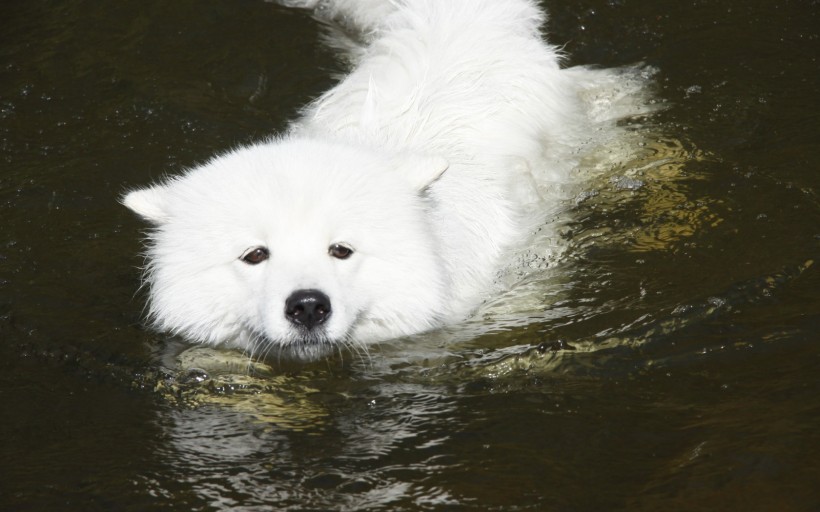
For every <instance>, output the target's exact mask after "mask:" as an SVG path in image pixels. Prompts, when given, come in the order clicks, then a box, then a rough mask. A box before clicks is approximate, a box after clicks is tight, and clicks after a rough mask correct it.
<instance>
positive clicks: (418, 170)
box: [399, 155, 450, 192]
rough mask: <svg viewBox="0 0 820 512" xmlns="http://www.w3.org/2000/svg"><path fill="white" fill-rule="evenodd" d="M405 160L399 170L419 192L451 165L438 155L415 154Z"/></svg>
mask: <svg viewBox="0 0 820 512" xmlns="http://www.w3.org/2000/svg"><path fill="white" fill-rule="evenodd" d="M403 160H404V161H403V162H402V163H401V165H400V166H399V172H400V173H401V174H402V175H403V176H404V178H405V179H406V180H408V181H409V182H410V184H411V185H412V186H413V188H415V189H416V190H417V191H419V192H424V191H425V190H426V189H427V187H429V186H430V185H432V184H433V183H435V182H436V180H438V179H439V178H441V176H442V175H443V174H444V173H445V172H446V171H447V168H448V167H450V162H448V161H447V159H446V158H444V157H442V156H438V155H413V156H410V157H404V158H403Z"/></svg>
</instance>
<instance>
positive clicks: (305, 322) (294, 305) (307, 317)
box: [285, 290, 331, 329]
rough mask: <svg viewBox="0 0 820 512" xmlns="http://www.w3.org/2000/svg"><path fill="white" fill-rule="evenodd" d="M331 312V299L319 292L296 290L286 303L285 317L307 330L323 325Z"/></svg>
mask: <svg viewBox="0 0 820 512" xmlns="http://www.w3.org/2000/svg"><path fill="white" fill-rule="evenodd" d="M330 312H331V310H330V297H328V296H327V295H325V294H324V293H322V292H320V291H319V290H296V291H295V292H293V293H292V294H291V295H290V297H288V298H287V300H286V301H285V317H286V318H287V319H288V321H289V322H290V323H292V324H293V325H297V326H300V327H304V328H305V329H312V328H314V327H315V326H317V325H320V324H322V323H323V322H324V321H325V320H327V319H328V317H330Z"/></svg>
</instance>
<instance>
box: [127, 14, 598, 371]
mask: <svg viewBox="0 0 820 512" xmlns="http://www.w3.org/2000/svg"><path fill="white" fill-rule="evenodd" d="M288 3H289V4H294V3H296V4H300V5H303V6H305V7H314V8H317V9H318V11H317V13H318V14H317V15H319V16H323V17H325V18H326V19H327V20H329V21H336V22H343V23H345V24H346V25H347V26H351V25H352V26H355V27H356V28H357V29H359V30H360V36H359V37H360V38H361V42H360V44H358V45H357V46H355V47H353V48H351V54H350V58H351V59H353V60H354V61H355V66H354V67H353V69H352V71H351V72H350V74H349V75H347V76H346V77H345V78H344V79H343V80H342V81H341V82H340V83H339V84H338V85H337V86H335V87H334V88H333V89H331V90H330V91H328V92H327V93H326V94H324V95H323V96H322V97H320V98H319V99H318V100H316V101H315V102H314V103H313V104H311V105H310V106H309V107H308V108H307V109H306V110H305V112H304V115H303V116H302V118H301V119H299V120H298V121H296V122H295V123H294V125H293V126H292V129H291V132H290V133H289V134H288V135H286V136H284V137H280V138H276V139H273V140H270V141H267V142H264V143H260V144H256V145H253V146H249V147H245V148H242V149H239V150H236V151H233V152H230V153H228V154H225V155H222V156H219V157H216V158H214V159H213V160H211V161H210V162H208V163H207V164H205V165H203V166H200V167H198V168H195V169H193V170H191V171H189V172H187V173H185V174H184V175H182V176H179V177H176V178H172V179H170V180H168V181H166V182H165V183H163V184H160V185H155V186H152V187H149V188H146V189H143V190H137V191H133V192H130V193H128V194H127V195H126V196H125V198H124V200H123V202H124V204H125V205H126V206H127V207H129V208H131V209H132V210H134V211H135V212H137V213H138V214H140V215H142V216H143V217H145V218H146V219H147V220H148V221H150V222H151V223H152V224H153V225H154V229H153V230H152V231H151V234H150V241H149V247H148V261H149V268H148V272H147V274H146V276H147V277H146V279H147V282H148V284H149V285H150V293H151V297H150V312H151V317H152V319H153V320H154V322H155V323H156V325H157V327H158V328H160V329H163V330H169V331H171V332H174V333H177V334H180V335H183V336H185V337H188V338H190V339H193V340H195V341H198V342H202V343H208V344H213V345H218V344H223V343H224V344H229V345H234V346H238V347H241V348H243V349H246V350H248V351H249V352H253V353H257V354H259V353H262V352H267V351H269V350H275V351H284V352H287V353H291V354H293V355H295V356H297V357H305V358H311V357H316V356H318V355H320V354H322V353H324V352H326V349H328V348H330V347H334V346H338V345H339V344H347V343H351V342H353V343H356V344H357V345H356V346H360V347H362V346H365V345H364V344H366V343H368V342H372V341H376V340H381V339H387V338H393V337H397V336H402V335H407V334H412V333H416V332H420V331H424V330H428V329H431V328H434V327H436V326H439V325H442V324H444V323H446V322H452V321H457V320H459V319H462V318H464V317H465V316H466V315H467V314H468V313H469V312H470V310H471V309H473V308H474V307H475V306H476V305H477V304H478V303H479V302H480V301H481V299H482V297H483V294H485V293H486V291H487V289H488V286H489V284H490V283H491V280H492V277H493V275H494V272H495V270H496V269H497V267H498V265H499V259H500V257H501V255H502V253H503V251H504V250H505V249H506V248H508V247H510V246H511V245H512V244H514V243H515V242H516V241H519V240H521V238H522V236H523V235H524V234H525V232H526V230H527V227H528V226H527V225H526V223H524V222H523V217H522V214H523V210H525V209H526V207H527V206H528V204H529V203H527V201H529V199H528V196H527V194H526V193H521V192H520V189H521V188H522V187H521V183H526V182H527V180H531V177H530V173H531V172H536V171H537V172H538V173H541V174H545V172H546V175H547V176H548V171H549V170H546V171H545V170H544V169H543V167H544V162H545V161H546V159H545V155H546V154H547V153H548V152H549V151H550V149H551V148H552V147H553V146H557V145H562V144H567V143H570V141H572V140H574V139H575V137H577V134H578V133H579V132H581V131H583V130H584V129H588V127H589V124H590V123H589V120H588V119H587V112H586V110H585V107H584V105H583V104H582V102H581V101H580V99H579V95H581V94H582V92H583V91H582V89H583V88H585V87H587V86H588V84H585V85H582V84H581V82H584V81H589V80H590V77H592V76H594V75H593V74H583V73H580V72H579V71H578V70H573V71H572V72H568V71H564V70H561V69H560V67H559V57H558V54H557V52H556V50H555V49H554V48H553V47H550V46H548V45H547V44H545V43H544V42H543V41H542V38H541V35H540V27H541V25H542V23H543V21H544V14H543V12H541V11H540V10H539V9H538V8H537V7H536V5H535V3H534V2H532V1H529V0H335V1H333V0H330V1H325V2H318V6H317V5H316V4H317V2H316V0H305V1H304V2H298V1H292V0H291V1H289V2H288ZM549 178H550V179H553V180H556V181H560V180H561V179H562V178H563V177H562V176H560V175H559V176H549ZM342 242H343V243H345V244H348V245H350V246H351V247H352V248H353V249H354V253H353V255H352V256H351V257H350V258H348V259H345V260H339V259H335V258H333V257H331V256H329V254H328V247H329V246H330V245H331V244H334V243H342ZM256 246H264V247H267V248H268V249H269V250H270V258H269V259H268V260H267V261H264V262H262V263H260V264H258V265H248V264H247V263H245V262H243V261H241V259H240V257H241V256H242V255H243V254H244V252H245V251H246V250H247V249H248V248H251V247H256ZM306 288H309V289H319V290H321V291H322V292H324V293H325V294H326V295H327V296H328V297H329V298H330V300H331V304H332V314H331V315H330V317H329V318H328V321H327V322H325V323H324V324H322V325H321V326H319V327H318V328H317V329H316V331H317V332H318V334H317V333H313V334H311V335H310V336H308V335H306V334H305V332H304V331H303V330H300V329H297V328H295V327H294V326H292V325H290V324H289V322H288V321H287V319H286V318H285V315H284V307H285V306H284V303H285V300H286V298H287V297H288V296H289V295H290V294H291V293H292V292H293V291H295V290H299V289H306Z"/></svg>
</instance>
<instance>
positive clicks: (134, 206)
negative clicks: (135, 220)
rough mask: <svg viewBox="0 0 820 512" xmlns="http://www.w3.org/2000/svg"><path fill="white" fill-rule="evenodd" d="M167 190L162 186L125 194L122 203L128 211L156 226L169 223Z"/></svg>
mask: <svg viewBox="0 0 820 512" xmlns="http://www.w3.org/2000/svg"><path fill="white" fill-rule="evenodd" d="M167 195H168V194H167V188H166V187H165V186H162V185H153V186H151V187H146V188H142V189H138V190H132V191H131V192H128V193H127V194H125V195H124V196H123V197H122V198H121V199H120V202H121V203H122V204H123V205H125V206H126V207H127V208H128V209H130V210H131V211H133V212H134V213H136V214H137V215H139V216H140V217H142V218H144V219H145V220H147V221H148V222H150V223H151V224H154V225H157V226H159V225H161V224H164V223H166V222H168V219H169V218H170V214H169V212H168V199H167Z"/></svg>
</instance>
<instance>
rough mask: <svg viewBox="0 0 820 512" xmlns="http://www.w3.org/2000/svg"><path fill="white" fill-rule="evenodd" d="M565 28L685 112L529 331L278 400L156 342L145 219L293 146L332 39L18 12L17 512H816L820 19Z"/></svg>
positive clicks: (549, 289) (14, 189)
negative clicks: (144, 214)
mask: <svg viewBox="0 0 820 512" xmlns="http://www.w3.org/2000/svg"><path fill="white" fill-rule="evenodd" d="M546 6H547V7H548V8H549V9H550V12H551V19H550V23H549V29H550V39H551V41H553V42H554V43H558V44H564V45H565V48H566V51H567V54H568V61H569V62H568V64H596V65H601V66H619V65H627V64H632V63H635V62H639V61H641V62H645V63H647V64H648V65H651V66H653V67H655V68H657V69H658V70H659V71H658V73H657V75H656V76H655V78H654V80H655V83H656V90H655V94H656V97H657V99H658V101H660V102H662V103H663V104H664V105H666V108H665V109H664V110H663V111H662V112H660V113H658V114H656V115H654V116H652V118H651V119H642V120H636V121H634V125H632V126H630V125H629V123H627V125H626V126H625V129H626V130H627V131H628V132H629V133H630V134H632V135H634V138H632V139H629V140H630V141H632V142H629V143H628V146H629V150H630V151H629V152H628V156H626V157H624V158H621V159H616V160H615V161H609V162H608V163H607V165H605V166H603V167H604V168H602V169H600V170H601V173H600V175H599V178H598V179H597V180H592V181H591V182H590V183H589V184H588V185H587V186H586V188H585V189H584V191H583V192H584V193H583V194H582V195H579V196H578V197H577V201H576V202H575V203H573V206H572V208H571V212H570V213H571V214H568V215H566V216H564V217H561V218H560V219H558V220H557V222H558V224H559V225H560V233H561V236H562V243H563V244H565V245H566V246H567V248H568V249H567V253H566V254H565V257H564V258H563V259H562V261H560V262H555V261H547V262H545V261H542V260H541V259H539V258H540V256H541V255H540V254H538V253H537V251H534V252H533V253H532V254H529V255H524V256H527V257H529V258H530V259H529V260H526V261H527V262H528V264H530V265H533V266H536V267H539V268H541V267H543V268H541V270H540V271H539V272H536V273H535V274H533V277H530V278H528V279H526V280H525V281H524V282H522V283H519V285H518V288H516V290H515V292H516V294H518V295H517V296H518V297H521V296H525V297H526V298H527V300H528V301H530V302H529V304H530V306H528V309H527V310H526V314H520V313H517V314H515V315H512V316H509V317H507V316H504V314H503V312H504V311H505V301H508V300H513V299H511V298H510V297H508V296H505V297H500V298H498V299H496V301H495V302H494V303H492V304H488V305H487V309H486V316H483V317H481V318H479V319H478V320H476V321H475V322H473V323H472V324H468V325H466V326H461V327H457V328H453V329H447V330H444V331H441V332H438V333H432V334H430V335H425V336H420V337H417V338H414V339H412V340H405V342H406V343H412V344H413V345H412V347H414V349H413V350H408V348H407V345H406V344H404V345H403V344H402V343H396V344H388V345H385V346H384V347H381V348H379V349H376V350H373V351H372V352H371V354H370V357H369V359H368V358H364V357H362V358H346V359H345V360H342V361H339V360H331V361H326V362H325V361H323V362H319V363H316V364H312V365H306V366H303V367H298V366H292V365H276V364H273V365H272V366H271V367H263V366H261V365H259V366H257V367H256V368H255V370H254V371H253V372H250V373H248V372H247V366H246V365H247V362H246V361H242V360H237V358H236V355H232V354H224V353H213V352H210V353H209V352H196V351H191V350H190V348H189V347H188V346H186V345H185V344H183V343H181V342H180V341H179V340H174V339H171V338H169V337H167V336H165V335H162V334H158V333H153V332H150V331H148V330H146V329H145V328H144V327H143V324H142V322H141V313H142V308H143V304H144V297H143V296H142V294H141V293H137V292H136V290H137V289H138V287H139V269H138V267H139V265H141V260H140V258H139V256H138V253H139V251H140V242H139V239H140V236H141V230H142V229H143V226H142V225H141V224H140V222H139V221H138V220H137V219H135V218H134V217H133V216H132V215H131V214H130V213H129V212H127V211H126V210H125V209H124V208H123V207H121V206H120V205H118V204H117V198H118V196H119V195H120V194H121V193H122V191H124V190H125V189H126V188H127V187H133V186H138V185H143V184H145V183H147V182H149V181H150V180H152V179H156V178H159V177H161V176H162V175H163V173H166V172H173V171H178V170H180V169H182V168H184V167H185V166H190V165H195V164H196V163H197V162H201V161H203V160H204V159H206V158H208V157H209V156H210V155H212V154H213V153H214V152H217V151H220V150H225V149H227V148H230V147H233V146H235V145H236V144H240V143H243V142H247V141H251V140H259V139H260V138H263V137H265V136H267V135H269V134H270V133H274V132H276V131H278V130H281V129H282V128H283V127H284V126H285V125H286V123H287V120H288V119H290V118H292V117H293V116H294V115H295V112H296V111H297V110H298V108H299V106H301V105H302V104H304V103H305V102H306V101H308V100H309V99H310V98H312V97H314V96H315V95H316V94H318V93H320V92H321V91H323V90H324V89H326V88H327V87H329V86H330V85H331V84H332V83H333V76H334V74H335V73H336V72H338V71H339V69H340V68H339V66H338V64H337V63H336V62H335V61H334V60H333V57H332V55H331V54H329V53H328V52H326V51H325V50H323V49H322V47H321V46H320V45H319V44H318V42H317V36H318V29H317V26H316V24H315V22H313V21H312V20H311V19H310V18H309V17H308V16H306V15H305V14H304V13H299V12H293V11H289V10H287V9H283V8H281V7H278V6H276V5H274V4H271V3H266V2H263V1H261V0H259V1H256V0H253V1H252V0H243V1H234V2H224V1H213V0H208V1H205V2H190V1H178V2H170V3H169V2H158V1H141V2H136V1H123V2H117V3H111V4H110V5H109V4H100V3H98V2H89V1H83V0H66V1H62V2H54V1H48V0H36V1H31V2H5V3H3V4H2V5H0V20H2V22H0V23H2V27H3V30H2V36H0V37H1V39H0V217H1V218H2V222H0V338H1V339H2V343H0V402H1V403H2V411H3V415H2V416H3V421H1V422H0V439H1V440H2V441H0V475H2V479H1V480H0V508H3V509H4V510H38V511H39V510H82V511H88V510H328V509H329V510H361V509H373V510H429V509H469V510H795V511H797V510H816V509H817V508H818V506H820V491H818V489H817V482H818V481H820V464H818V462H817V461H818V460H820V434H818V433H817V432H818V429H817V425H818V424H820V350H819V349H818V345H817V342H818V332H820V277H818V265H819V264H818V263H817V260H818V256H820V254H819V253H820V251H818V249H819V248H820V202H818V186H820V178H818V176H820V174H819V173H818V171H820V159H818V156H817V155H818V153H819V152H818V149H819V148H818V140H820V129H819V127H818V124H819V123H818V104H817V98H818V94H820V78H818V77H819V76H820V75H819V74H818V73H817V69H818V62H817V57H818V55H820V42H818V27H820V24H818V21H820V20H818V14H817V12H818V9H817V5H816V2H810V1H806V0H793V1H787V0H776V1H773V2H772V1H768V2H763V1H752V2H749V1H743V2H741V1H738V0H731V1H724V2H689V3H686V2H670V1H666V0H664V1H653V2H649V1H646V0H634V1H633V0H606V1H605V0H600V1H599V0H588V1H584V2H561V1H548V2H546ZM599 156H601V155H599ZM602 161H603V160H602V159H598V160H597V161H596V160H589V161H587V165H589V166H593V167H594V165H596V163H597V164H600V163H601V162H602ZM524 256H522V257H524ZM465 333H467V335H465ZM422 356H423V357H422ZM194 367H196V368H199V369H198V370H195V369H192V368H194Z"/></svg>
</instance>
